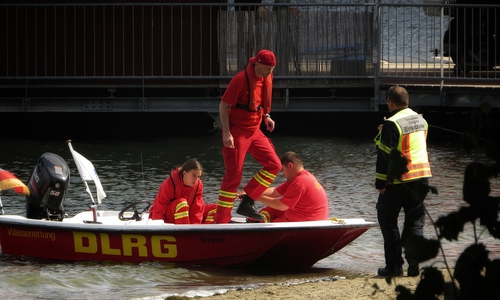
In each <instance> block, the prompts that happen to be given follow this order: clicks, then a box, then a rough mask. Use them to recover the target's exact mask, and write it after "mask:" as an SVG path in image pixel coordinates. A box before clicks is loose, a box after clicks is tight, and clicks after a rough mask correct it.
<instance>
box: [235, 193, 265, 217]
mask: <svg viewBox="0 0 500 300" xmlns="http://www.w3.org/2000/svg"><path fill="white" fill-rule="evenodd" d="M254 204H255V201H253V199H252V198H250V197H249V196H248V195H243V196H242V197H241V203H240V206H238V209H237V210H236V213H238V214H240V215H243V216H245V217H250V218H253V219H256V220H264V217H263V216H262V215H259V213H258V212H257V210H256V209H255V206H254Z"/></svg>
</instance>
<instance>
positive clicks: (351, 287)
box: [203, 270, 450, 300]
mask: <svg viewBox="0 0 500 300" xmlns="http://www.w3.org/2000/svg"><path fill="white" fill-rule="evenodd" d="M442 272H443V274H444V275H445V280H446V281H449V280H450V277H449V276H448V273H447V272H446V271H445V270H442ZM419 280H420V277H419V276H418V277H406V276H404V277H397V278H394V279H393V281H392V282H390V283H387V281H386V278H385V277H379V276H376V275H359V276H356V277H352V278H345V279H339V280H333V281H322V282H309V283H302V284H296V285H290V284H273V285H267V286H263V287H261V288H256V289H252V290H231V291H228V292H227V293H225V294H218V295H214V296H210V297H204V298H203V299H214V300H216V299H217V300H236V299H239V300H253V299H281V300H285V299H287V300H288V299H311V300H312V299H315V300H316V299H319V300H322V299H325V300H326V299H328V300H332V299H338V300H346V299H356V300H363V299H367V300H368V299H370V300H374V299H375V300H387V299H396V296H397V293H396V291H395V288H396V286H397V285H403V286H405V287H407V288H409V289H410V290H412V291H415V288H416V287H417V284H418V282H419Z"/></svg>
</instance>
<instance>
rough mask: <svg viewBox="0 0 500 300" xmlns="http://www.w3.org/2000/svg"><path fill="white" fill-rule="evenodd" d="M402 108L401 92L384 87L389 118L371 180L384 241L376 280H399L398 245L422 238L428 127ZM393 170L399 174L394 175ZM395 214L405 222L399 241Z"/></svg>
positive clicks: (411, 269)
mask: <svg viewBox="0 0 500 300" xmlns="http://www.w3.org/2000/svg"><path fill="white" fill-rule="evenodd" d="M408 105H409V95H408V92H407V91H406V89H405V88H403V87H400V86H392V87H390V88H389V90H388V91H387V106H388V108H389V112H390V114H389V116H388V118H387V119H385V121H384V123H383V125H382V127H381V128H380V127H379V130H381V131H380V132H379V135H377V137H376V138H375V144H376V145H377V149H378V155H377V166H376V181H375V187H376V189H377V190H378V191H379V196H378V202H377V218H378V222H379V225H380V230H381V231H382V236H383V237H384V251H385V264H386V265H385V267H384V268H379V269H378V275H380V276H401V275H403V264H404V260H403V256H402V245H403V246H404V243H405V242H406V241H408V239H410V238H411V236H419V237H422V236H423V234H424V233H423V228H424V222H425V214H424V199H425V197H426V195H427V191H428V190H429V188H428V178H430V177H431V176H432V175H431V168H430V164H429V158H428V154H427V144H426V138H427V129H428V125H427V122H426V121H425V119H424V118H423V117H422V116H421V115H419V114H417V113H416V112H415V111H413V110H412V109H410V108H408ZM401 155H402V157H401ZM398 158H399V159H401V161H399V163H398V162H397V161H395V159H398ZM405 164H406V166H405ZM398 167H400V168H402V169H403V170H402V171H401V172H395V171H394V169H395V168H398ZM405 167H406V169H405ZM394 173H398V175H399V174H401V173H402V174H401V177H400V178H392V177H393V175H394ZM401 209H403V210H404V212H405V221H404V228H403V232H402V234H401V236H400V233H399V228H398V216H399V213H400V211H401ZM406 260H407V261H408V265H409V266H408V272H407V275H408V276H418V275H419V274H420V270H419V265H418V263H419V262H418V261H416V260H414V259H412V257H408V255H406Z"/></svg>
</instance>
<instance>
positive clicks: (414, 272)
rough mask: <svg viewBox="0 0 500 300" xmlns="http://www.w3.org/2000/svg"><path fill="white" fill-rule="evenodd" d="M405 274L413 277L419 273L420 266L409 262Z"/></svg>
mask: <svg viewBox="0 0 500 300" xmlns="http://www.w3.org/2000/svg"><path fill="white" fill-rule="evenodd" d="M407 275H408V276H410V277H415V276H418V275H420V268H419V266H418V263H410V265H409V266H408V272H407Z"/></svg>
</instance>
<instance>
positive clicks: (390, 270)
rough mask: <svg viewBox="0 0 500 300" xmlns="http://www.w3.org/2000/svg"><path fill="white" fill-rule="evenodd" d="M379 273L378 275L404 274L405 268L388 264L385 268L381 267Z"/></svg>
mask: <svg viewBox="0 0 500 300" xmlns="http://www.w3.org/2000/svg"><path fill="white" fill-rule="evenodd" d="M377 274H378V276H391V277H394V276H403V268H402V267H392V268H391V267H387V266H386V267H385V268H379V269H378V272H377Z"/></svg>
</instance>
